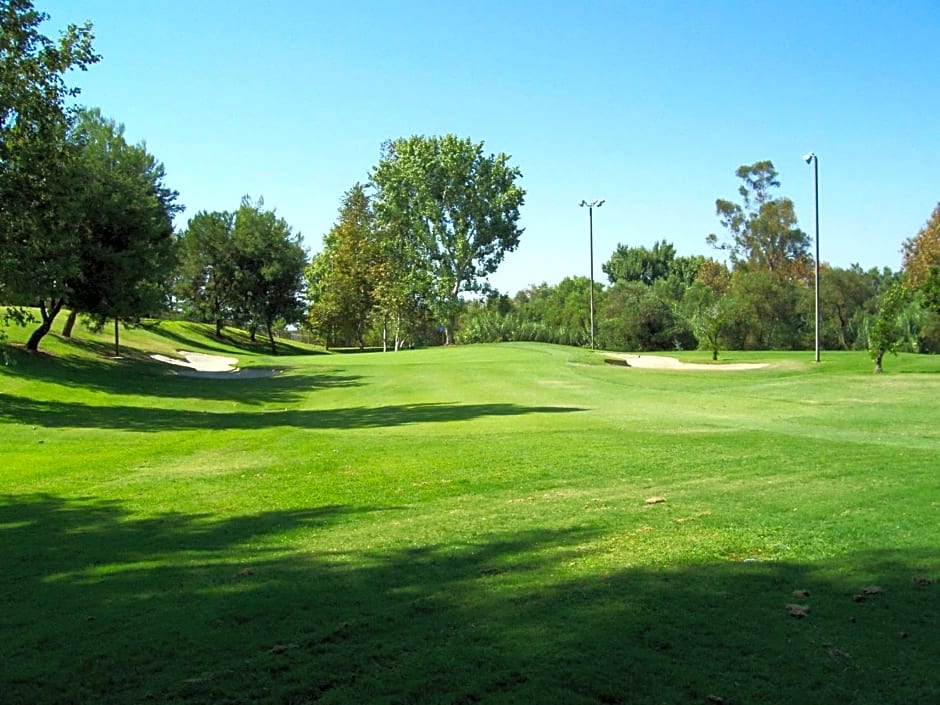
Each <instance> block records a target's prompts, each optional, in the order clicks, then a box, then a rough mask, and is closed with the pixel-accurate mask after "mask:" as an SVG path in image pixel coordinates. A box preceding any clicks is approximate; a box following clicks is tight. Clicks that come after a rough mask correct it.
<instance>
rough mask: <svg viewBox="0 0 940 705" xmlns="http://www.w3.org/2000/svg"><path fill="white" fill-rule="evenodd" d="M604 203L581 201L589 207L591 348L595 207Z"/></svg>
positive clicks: (592, 334) (592, 338) (601, 201)
mask: <svg viewBox="0 0 940 705" xmlns="http://www.w3.org/2000/svg"><path fill="white" fill-rule="evenodd" d="M602 205H604V201H603V200H600V201H591V202H590V203H588V202H587V201H581V207H582V208H584V207H585V206H587V209H588V247H589V248H590V254H591V292H590V294H591V350H593V349H594V209H595V208H600V207H601V206H602Z"/></svg>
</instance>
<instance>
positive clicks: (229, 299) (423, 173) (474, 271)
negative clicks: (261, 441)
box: [0, 0, 940, 368]
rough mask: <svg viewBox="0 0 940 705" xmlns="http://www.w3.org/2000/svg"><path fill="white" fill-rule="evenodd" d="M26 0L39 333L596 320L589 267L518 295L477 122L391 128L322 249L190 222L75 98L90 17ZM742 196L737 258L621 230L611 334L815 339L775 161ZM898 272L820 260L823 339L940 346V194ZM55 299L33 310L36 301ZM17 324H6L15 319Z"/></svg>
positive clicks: (493, 332)
mask: <svg viewBox="0 0 940 705" xmlns="http://www.w3.org/2000/svg"><path fill="white" fill-rule="evenodd" d="M46 19H47V17H46V16H45V15H44V14H43V13H41V12H39V11H37V10H36V9H35V8H34V7H33V5H32V3H31V1H30V0H0V303H3V304H5V305H6V308H5V309H4V311H5V313H4V315H5V316H6V317H7V318H8V319H9V318H11V317H12V318H16V319H18V320H20V321H21V322H23V321H26V320H27V319H29V318H30V317H33V316H36V318H35V319H34V320H35V322H36V323H37V326H36V328H35V330H34V332H33V333H32V335H31V336H30V338H29V340H28V342H27V347H28V348H30V349H33V350H35V349H37V348H38V346H39V343H40V341H41V340H42V338H43V337H44V336H45V335H46V334H48V333H49V331H50V330H51V328H52V324H53V321H54V320H55V319H56V317H57V315H58V314H59V313H60V312H61V311H63V310H68V311H69V317H68V320H67V321H66V323H65V325H64V328H63V333H64V334H65V335H69V334H70V331H71V328H72V325H73V324H74V321H75V319H76V317H77V316H83V317H84V318H85V319H86V320H87V321H88V322H89V323H90V324H91V325H92V326H94V327H98V328H100V327H102V326H103V325H104V324H105V322H106V321H114V323H115V336H116V337H115V344H116V345H117V330H118V323H122V324H124V325H133V324H135V323H136V322H137V321H139V320H140V319H141V318H143V317H158V316H165V315H172V316H176V317H182V318H186V319H189V320H194V321H203V322H208V323H211V324H212V325H213V326H214V327H215V331H216V333H217V335H220V336H221V335H223V334H224V328H225V327H226V326H229V325H233V326H239V327H242V328H245V329H247V330H248V331H249V333H250V335H251V338H252V340H254V339H255V336H256V334H257V333H263V334H264V335H265V336H266V338H267V341H268V343H269V344H270V345H271V348H272V351H274V350H275V349H276V348H275V345H274V335H275V333H276V332H277V331H278V330H280V329H283V328H286V327H292V326H297V327H300V328H305V329H307V330H308V331H309V332H310V333H311V334H312V335H314V336H315V337H316V338H317V339H318V340H319V341H320V342H321V343H322V344H324V345H326V346H328V347H336V346H344V347H345V346H355V347H359V348H365V347H367V346H368V347H381V348H382V349H386V350H387V349H391V350H398V349H400V348H402V347H405V346H415V345H435V344H453V343H461V342H484V341H503V340H535V341H546V342H556V343H562V344H567V345H579V346H583V345H586V344H588V342H589V340H590V334H591V331H590V322H589V299H590V297H591V294H592V292H591V288H590V287H591V283H590V281H589V280H588V279H587V278H586V277H568V278H566V279H564V280H563V281H561V282H559V283H558V284H556V285H548V284H546V283H543V284H537V285H532V286H530V287H528V288H526V289H524V290H522V291H519V292H517V293H516V294H515V295H513V296H510V295H508V294H505V293H501V292H498V291H495V290H493V289H492V288H491V287H490V285H489V283H488V281H487V277H488V275H490V274H492V273H493V272H495V271H496V270H497V268H498V267H499V265H500V264H501V262H502V261H503V259H504V257H505V255H506V254H507V253H508V252H512V251H513V250H515V249H516V248H517V247H518V245H519V242H520V238H521V236H522V234H523V230H522V228H520V227H519V218H520V209H521V207H522V206H523V204H524V199H525V191H524V189H523V188H522V187H521V185H520V180H521V178H522V173H521V171H520V169H519V168H518V167H517V166H515V165H513V164H512V163H511V158H510V157H509V156H508V155H506V154H503V153H499V154H487V153H486V152H485V151H484V145H483V143H482V142H474V141H472V140H470V139H466V138H459V137H456V136H454V135H445V136H412V137H409V138H400V139H397V140H393V141H389V142H387V143H386V144H384V145H383V146H382V148H381V151H380V155H379V159H378V162H377V164H376V165H375V166H374V167H373V168H372V170H371V171H370V172H369V173H368V175H367V178H366V180H365V181H364V182H361V183H356V184H354V185H352V186H351V187H350V189H349V190H348V191H347V192H346V193H345V194H344V196H343V198H342V202H341V205H340V208H339V213H338V216H337V219H336V221H335V224H334V226H333V227H332V228H331V229H330V230H329V232H327V233H326V234H325V235H324V236H323V246H322V249H321V250H320V252H318V253H317V254H315V255H314V256H313V257H312V258H311V257H308V255H307V253H306V252H305V250H304V248H303V246H302V240H301V236H300V233H297V232H294V230H293V228H292V227H291V226H290V225H289V224H288V223H287V222H286V221H285V220H284V219H283V218H280V217H279V216H278V215H277V214H276V212H275V211H274V210H270V209H266V208H265V206H264V202H263V200H262V199H258V200H254V201H253V200H252V199H251V198H250V197H248V196H245V197H244V198H243V199H242V201H241V203H240V205H239V207H238V208H236V209H234V210H232V211H223V212H207V211H200V212H197V213H196V215H194V216H193V217H192V218H190V219H189V220H188V222H187V224H186V227H185V228H184V229H182V230H181V231H179V232H177V231H176V230H175V229H174V226H173V221H174V218H175V217H176V216H177V215H178V214H179V213H181V212H182V209H183V206H182V204H180V203H179V201H178V198H179V195H178V193H177V192H176V191H174V190H173V189H171V188H170V187H169V186H168V185H167V183H166V174H165V170H164V167H163V165H162V164H161V163H160V162H159V160H157V159H156V157H154V156H153V155H152V154H150V153H149V152H148V150H147V148H146V146H145V145H144V144H143V143H140V144H130V143H128V141H127V140H126V138H125V136H124V128H123V126H122V125H120V124H119V123H117V122H115V121H114V120H112V119H110V118H107V117H105V116H103V115H102V114H101V113H100V111H98V110H96V109H88V108H82V107H80V106H75V105H72V104H71V103H72V101H74V99H75V97H76V96H77V93H78V91H77V89H75V88H73V87H70V86H69V85H68V84H67V83H66V80H65V79H66V76H67V74H68V72H69V71H71V70H86V69H88V68H89V67H91V66H92V65H93V64H94V63H96V62H97V61H99V59H100V57H99V56H98V55H97V54H96V53H95V51H94V48H93V46H92V40H93V35H92V30H91V25H90V24H87V23H86V24H84V25H81V26H77V25H69V26H68V27H67V28H66V30H65V31H64V32H62V34H61V36H60V37H59V39H58V41H53V40H51V39H49V38H47V37H46V36H44V35H43V34H42V32H41V27H40V26H41V24H42V22H43V21H45V20H46ZM737 176H738V177H739V179H740V180H741V185H740V188H739V189H738V197H737V198H736V199H734V200H730V199H724V198H718V199H717V200H716V216H717V218H718V222H719V224H720V225H721V231H720V233H719V234H710V235H708V236H707V238H706V241H707V243H708V244H709V245H710V246H711V247H712V248H713V249H714V252H715V253H716V255H718V254H719V253H720V254H721V256H722V259H717V258H716V257H706V256H701V255H695V256H681V255H679V254H678V253H677V252H676V250H675V247H674V246H673V245H672V244H671V243H669V242H667V241H665V240H659V241H655V242H653V244H652V245H651V246H627V245H622V244H621V245H618V246H617V248H616V250H615V251H614V252H613V253H612V254H611V257H610V259H609V260H608V261H607V262H605V263H604V264H603V265H602V271H603V272H604V274H605V275H606V277H607V282H606V283H603V282H594V291H593V297H594V301H595V308H596V341H597V344H598V345H599V347H602V348H606V349H611V350H631V351H650V350H672V349H691V348H702V349H706V350H709V351H711V354H712V356H713V357H714V358H715V359H717V358H718V356H719V354H720V352H721V351H722V350H726V349H771V348H773V349H788V350H798V349H808V348H811V347H812V341H813V338H814V333H815V331H814V329H813V327H814V311H813V307H814V291H813V288H814V286H813V285H814V279H813V270H814V265H815V263H814V260H813V256H812V254H811V253H810V245H811V239H810V237H809V236H808V235H807V234H806V233H805V232H803V231H802V230H801V229H800V228H799V227H798V224H797V219H796V216H795V210H794V206H793V202H792V201H791V200H790V199H789V198H786V197H783V196H780V195H778V193H777V190H778V189H779V187H780V183H779V180H778V178H777V176H778V175H777V172H776V170H775V168H774V166H773V163H772V162H771V161H767V160H765V161H758V162H755V163H754V164H751V165H744V166H741V167H740V168H739V169H738V170H737ZM903 252H904V262H903V267H902V270H901V271H899V272H892V271H891V270H889V269H882V270H875V269H872V270H868V271H863V270H862V269H861V268H860V267H858V266H851V267H849V268H847V269H842V268H839V267H832V266H828V265H825V264H823V266H822V267H821V281H820V284H821V286H820V291H821V307H822V310H821V313H822V317H821V318H822V330H821V340H822V346H823V347H824V348H826V349H845V350H851V349H868V350H870V351H871V354H872V357H873V359H874V360H875V362H876V365H877V366H878V367H879V368H880V366H881V363H882V359H883V357H884V355H885V354H886V353H888V352H890V351H892V350H897V349H908V350H917V351H922V352H937V351H938V350H940V205H938V207H937V209H936V210H935V211H934V212H933V214H932V215H931V216H930V219H929V220H928V222H927V224H926V225H925V226H924V228H923V229H922V230H921V231H920V232H919V233H917V234H916V235H915V236H913V237H911V238H910V239H908V240H906V241H905V242H904V243H903ZM34 311H38V314H34V313H33V312H34ZM0 332H2V331H0Z"/></svg>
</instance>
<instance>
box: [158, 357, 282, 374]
mask: <svg viewBox="0 0 940 705" xmlns="http://www.w3.org/2000/svg"><path fill="white" fill-rule="evenodd" d="M177 352H178V353H179V354H180V355H182V356H183V357H184V358H185V359H184V360H180V359H179V358H175V357H168V356H166V355H151V356H150V357H151V358H153V359H154V360H157V361H158V362H165V363H166V364H168V365H174V366H176V367H182V368H183V370H181V371H180V372H179V374H181V375H184V376H189V377H208V378H211V379H247V378H250V377H273V376H274V375H276V374H277V370H262V369H249V370H240V369H239V368H238V358H237V357H223V356H222V355H206V354H205V353H196V352H187V351H185V350H178V351H177Z"/></svg>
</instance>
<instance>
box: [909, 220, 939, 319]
mask: <svg viewBox="0 0 940 705" xmlns="http://www.w3.org/2000/svg"><path fill="white" fill-rule="evenodd" d="M903 252H904V271H905V272H906V273H907V284H908V286H909V287H910V288H911V289H913V290H919V289H922V288H926V290H927V291H928V292H931V294H930V296H929V299H928V302H929V304H930V305H931V306H933V307H934V310H936V311H940V296H937V294H936V291H937V288H938V285H937V283H936V282H937V276H938V275H937V270H938V268H940V203H938V204H937V207H936V208H934V210H933V213H931V214H930V218H929V219H928V220H927V222H926V223H925V224H924V227H922V228H921V229H920V230H919V231H918V233H917V235H915V236H914V237H912V238H909V239H908V240H905V241H904V247H903Z"/></svg>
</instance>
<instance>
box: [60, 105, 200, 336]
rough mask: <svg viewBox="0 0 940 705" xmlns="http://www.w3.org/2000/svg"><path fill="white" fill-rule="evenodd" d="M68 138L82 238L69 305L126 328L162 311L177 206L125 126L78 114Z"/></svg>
mask: <svg viewBox="0 0 940 705" xmlns="http://www.w3.org/2000/svg"><path fill="white" fill-rule="evenodd" d="M71 139H72V141H73V142H74V143H75V144H76V146H77V148H78V150H79V152H78V154H79V159H78V168H79V171H80V175H81V181H82V189H81V192H80V193H81V196H80V205H81V212H80V215H79V217H80V218H81V224H82V226H83V227H84V231H85V232H84V234H83V235H84V236H83V237H82V239H81V252H80V257H81V273H80V276H78V277H76V279H75V280H74V281H70V282H69V288H70V294H69V301H68V303H69V305H70V306H71V308H72V312H73V315H74V314H75V313H84V314H86V315H87V316H88V317H89V318H90V319H91V320H92V321H93V323H94V325H95V326H97V327H98V328H100V327H101V326H103V325H104V322H105V321H106V320H108V319H115V321H116V322H117V321H119V320H120V321H122V322H124V323H132V322H134V321H136V320H137V319H139V318H140V317H141V316H143V315H148V314H153V313H154V312H155V311H158V310H162V309H164V308H165V307H166V304H167V301H168V296H169V281H170V277H171V273H172V272H173V269H174V267H175V264H176V261H175V256H174V254H175V253H174V244H175V241H174V235H173V216H174V215H175V214H176V213H179V212H180V211H181V210H182V206H180V205H179V204H178V203H177V202H176V199H177V196H178V194H177V193H176V191H173V190H171V189H170V188H168V187H167V186H166V185H165V183H164V179H165V172H164V168H163V165H162V164H161V163H160V162H158V161H157V160H156V158H155V157H153V155H151V154H150V153H149V152H148V151H147V149H146V147H145V146H144V145H143V144H137V145H130V144H128V143H127V141H126V140H125V139H124V126H123V125H118V124H117V123H115V122H114V121H113V120H110V119H107V118H104V117H103V116H102V115H101V112H100V111H98V110H86V111H82V112H81V113H80V114H79V117H78V122H77V124H76V127H75V129H74V130H73V132H72V136H71ZM115 347H116V348H117V342H115ZM116 353H117V350H116Z"/></svg>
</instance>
